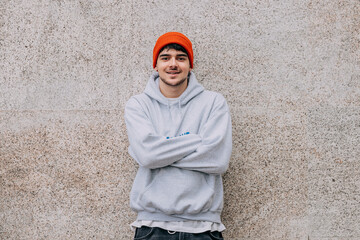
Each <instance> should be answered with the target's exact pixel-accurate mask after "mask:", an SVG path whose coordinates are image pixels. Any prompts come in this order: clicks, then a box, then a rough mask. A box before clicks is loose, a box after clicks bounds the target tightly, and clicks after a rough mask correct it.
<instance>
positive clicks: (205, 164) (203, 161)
mask: <svg viewBox="0 0 360 240" xmlns="http://www.w3.org/2000/svg"><path fill="white" fill-rule="evenodd" d="M200 137H201V138H202V144H201V145H200V146H198V147H197V149H196V151H194V152H192V153H190V154H189V155H187V156H185V157H184V158H182V159H181V160H179V161H177V162H175V163H174V164H173V165H172V166H174V167H179V168H183V169H187V170H194V171H200V172H205V173H208V174H222V173H224V172H225V171H226V170H227V168H228V165H229V160H230V156H231V151H232V129H231V117H230V113H229V108H228V106H227V104H226V100H225V98H224V97H223V96H222V95H218V99H217V100H216V102H215V103H214V107H213V110H212V113H211V116H210V117H209V119H208V121H207V122H206V123H205V124H204V126H203V127H202V129H200Z"/></svg>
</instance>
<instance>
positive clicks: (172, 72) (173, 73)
mask: <svg viewBox="0 0 360 240" xmlns="http://www.w3.org/2000/svg"><path fill="white" fill-rule="evenodd" d="M166 73H167V74H171V75H175V74H179V73H180V72H175V71H170V72H166Z"/></svg>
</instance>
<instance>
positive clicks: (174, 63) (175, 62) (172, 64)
mask: <svg viewBox="0 0 360 240" xmlns="http://www.w3.org/2000/svg"><path fill="white" fill-rule="evenodd" d="M176 65H177V61H176V59H175V58H171V59H170V66H176Z"/></svg>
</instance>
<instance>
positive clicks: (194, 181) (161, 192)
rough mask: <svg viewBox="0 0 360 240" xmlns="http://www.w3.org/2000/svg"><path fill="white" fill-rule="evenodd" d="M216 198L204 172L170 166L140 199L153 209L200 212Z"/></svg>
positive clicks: (154, 210)
mask: <svg viewBox="0 0 360 240" xmlns="http://www.w3.org/2000/svg"><path fill="white" fill-rule="evenodd" d="M213 198H214V190H213V189H212V188H211V187H209V185H208V183H207V182H206V178H205V174H204V173H201V172H196V171H188V170H183V169H180V168H175V167H166V168H163V169H161V170H160V171H159V172H158V173H157V176H156V177H155V179H154V180H153V182H152V183H150V185H149V186H148V187H147V188H146V189H145V190H144V192H143V193H142V194H140V196H139V201H138V203H139V205H141V206H142V207H143V208H144V210H146V211H149V212H158V211H161V212H163V213H165V214H184V213H186V214H197V213H200V212H204V211H207V210H209V208H210V207H211V203H212V201H213Z"/></svg>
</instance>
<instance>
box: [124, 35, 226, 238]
mask: <svg viewBox="0 0 360 240" xmlns="http://www.w3.org/2000/svg"><path fill="white" fill-rule="evenodd" d="M153 67H154V69H155V70H156V72H154V73H153V74H152V76H151V77H150V79H149V81H148V83H147V86H146V88H145V91H144V93H142V94H140V95H136V96H133V97H132V98H130V100H129V101H128V102H127V104H126V107H125V121H126V126H127V131H128V138H129V142H130V146H129V153H130V155H131V156H132V157H133V158H134V159H135V161H136V162H137V163H138V164H139V169H138V172H137V175H136V178H135V180H134V184H133V188H132V190H131V194H130V204H131V208H132V209H133V210H134V211H136V212H137V214H138V215H137V219H136V221H135V222H134V223H132V226H133V227H135V228H136V232H135V238H134V239H167V240H171V239H186V240H191V239H222V236H221V231H223V230H224V229H225V227H224V225H223V224H222V223H221V219H220V214H221V210H222V207H223V184H222V178H221V174H223V173H224V172H225V171H226V169H227V167H228V164H229V159H230V155H231V149H232V139H231V120H230V113H229V108H228V106H227V103H226V101H225V99H224V97H223V96H222V95H221V94H219V93H215V92H211V91H206V90H204V88H203V87H202V86H201V85H200V84H199V83H198V81H197V80H196V78H195V75H194V73H192V71H191V70H192V69H193V50H192V44H191V42H190V40H189V39H188V38H187V37H186V36H185V35H183V34H181V33H177V32H169V33H166V34H164V35H162V36H160V37H159V39H158V40H157V42H156V44H155V47H154V51H153ZM161 237H163V238H161Z"/></svg>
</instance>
